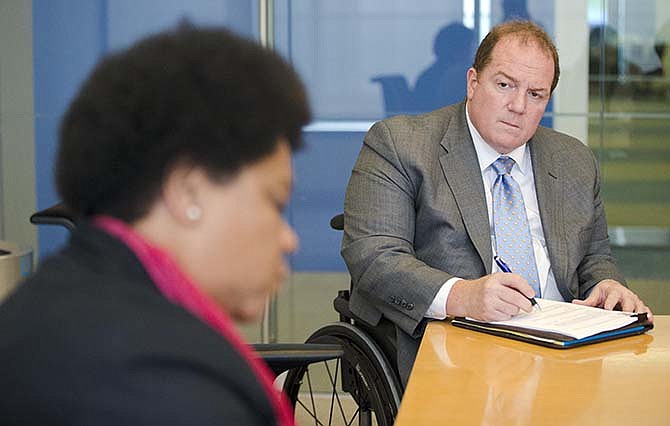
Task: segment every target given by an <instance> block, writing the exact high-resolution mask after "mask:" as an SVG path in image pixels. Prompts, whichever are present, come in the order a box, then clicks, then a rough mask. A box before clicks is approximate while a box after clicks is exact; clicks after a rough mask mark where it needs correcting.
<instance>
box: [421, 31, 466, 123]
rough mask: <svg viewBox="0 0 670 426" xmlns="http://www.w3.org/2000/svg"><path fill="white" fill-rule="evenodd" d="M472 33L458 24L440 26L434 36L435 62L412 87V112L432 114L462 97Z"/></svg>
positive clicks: (463, 95)
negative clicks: (413, 104)
mask: <svg viewBox="0 0 670 426" xmlns="http://www.w3.org/2000/svg"><path fill="white" fill-rule="evenodd" d="M474 44H475V33H474V31H472V30H471V29H469V28H468V27H466V26H465V25H463V24H461V23H460V22H453V23H451V24H449V25H447V26H445V27H443V28H442V29H441V30H440V31H439V32H438V33H437V36H436V37H435V41H434V43H433V52H434V53H435V57H436V59H435V62H434V63H433V64H432V65H430V66H429V67H428V68H427V69H426V70H425V71H423V72H422V73H421V75H419V78H418V79H417V81H416V85H415V87H414V102H415V108H416V112H426V111H432V110H434V109H437V108H441V107H443V106H445V105H451V104H453V103H456V102H460V101H461V100H463V98H464V97H465V81H466V80H465V75H466V73H467V71H468V68H470V66H471V65H472V60H473V56H474Z"/></svg>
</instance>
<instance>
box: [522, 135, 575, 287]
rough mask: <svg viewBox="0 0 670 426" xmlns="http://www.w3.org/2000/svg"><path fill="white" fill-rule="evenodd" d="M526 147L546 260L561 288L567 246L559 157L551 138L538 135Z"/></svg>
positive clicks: (563, 280)
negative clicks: (547, 139)
mask: <svg viewBox="0 0 670 426" xmlns="http://www.w3.org/2000/svg"><path fill="white" fill-rule="evenodd" d="M528 146H529V147H530V155H531V160H532V162H533V174H534V176H535V189H536V193H537V203H538V207H539V209H540V218H541V219H542V229H543V231H544V238H545V241H546V244H547V250H548V252H549V261H550V262H551V268H552V270H553V272H554V277H555V278H556V283H557V285H558V287H559V289H560V288H561V283H565V280H566V277H567V252H566V251H567V247H566V244H565V239H564V238H563V236H564V235H565V233H564V226H563V225H564V220H563V217H562V209H561V206H563V193H564V190H563V183H562V182H563V180H562V179H561V175H560V170H561V164H560V156H558V155H555V154H554V148H553V146H552V145H551V142H550V141H546V140H543V139H541V138H539V137H538V136H537V134H536V135H535V136H534V137H533V139H531V141H530V142H529V143H528Z"/></svg>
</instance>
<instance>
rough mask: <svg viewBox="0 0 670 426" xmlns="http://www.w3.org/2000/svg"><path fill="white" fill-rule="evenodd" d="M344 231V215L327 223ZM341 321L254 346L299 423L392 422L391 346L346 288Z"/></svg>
mask: <svg viewBox="0 0 670 426" xmlns="http://www.w3.org/2000/svg"><path fill="white" fill-rule="evenodd" d="M30 222H31V223H33V224H35V225H58V226H62V227H65V228H66V229H68V230H70V231H73V230H75V229H76V227H77V218H76V217H75V216H74V215H73V214H72V212H71V211H70V210H69V209H68V208H67V206H65V205H64V204H62V203H61V204H56V205H54V206H51V207H49V208H47V209H44V210H41V211H38V212H36V213H34V214H33V215H32V216H31V217H30ZM330 225H331V228H333V229H335V230H340V231H341V230H343V229H344V215H342V214H339V215H337V216H335V217H333V218H332V219H331V221H330ZM333 305H334V308H335V310H336V311H337V312H338V314H339V321H337V322H334V323H330V324H326V325H323V326H321V327H319V328H318V329H317V330H315V331H314V332H313V333H312V334H311V335H310V336H309V337H308V338H307V340H306V341H305V343H304V344H281V343H277V344H254V345H252V346H253V348H254V349H255V350H256V352H257V353H258V354H259V355H260V356H261V357H262V358H263V359H264V360H265V362H266V363H267V364H268V365H269V366H270V368H271V369H272V370H273V371H274V373H275V374H277V375H280V374H282V373H286V375H285V379H284V383H283V391H284V393H285V394H286V395H287V396H288V398H289V400H290V401H291V403H292V404H293V406H294V408H295V415H296V419H299V421H300V424H302V425H307V424H312V423H313V424H314V425H315V426H321V425H354V424H358V425H359V426H372V425H378V426H391V425H392V424H393V422H394V420H395V417H396V415H397V413H398V407H399V405H400V399H401V397H402V393H403V387H402V385H401V381H400V377H399V374H398V371H397V368H396V367H395V365H396V364H395V348H394V347H393V346H392V345H390V344H389V343H388V342H387V341H386V340H385V339H382V338H381V337H380V336H379V335H380V333H379V330H377V329H376V328H375V327H374V326H372V325H369V324H366V323H365V322H363V321H362V320H360V319H358V318H356V317H355V315H353V314H352V312H351V311H350V310H349V290H341V291H339V292H338V295H337V297H336V298H335V300H334V303H333Z"/></svg>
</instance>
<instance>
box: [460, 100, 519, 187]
mask: <svg viewBox="0 0 670 426" xmlns="http://www.w3.org/2000/svg"><path fill="white" fill-rule="evenodd" d="M465 119H466V120H467V122H468V129H469V130H470V134H471V135H472V142H473V143H474V145H475V151H476V152H477V160H479V170H480V171H481V172H482V173H483V172H484V170H486V168H487V167H489V166H490V165H491V164H492V163H493V162H494V161H496V160H497V159H498V157H500V156H501V155H502V154H500V153H499V152H498V151H496V150H495V149H493V148H491V145H489V144H488V143H486V141H485V140H484V138H483V137H482V135H480V134H479V132H478V131H477V129H476V128H475V126H474V124H472V121H470V114H469V113H468V108H467V104H466V107H465ZM527 145H528V144H527V143H525V144H523V145H521V146H520V147H518V148H516V149H515V150H514V151H512V152H510V153H508V154H505V155H507V156H508V157H511V158H512V159H513V160H514V161H515V162H516V164H517V166H518V168H519V171H521V173H522V174H524V175H525V174H526V173H528V172H529V171H530V168H531V161H530V152H529V151H528V149H527Z"/></svg>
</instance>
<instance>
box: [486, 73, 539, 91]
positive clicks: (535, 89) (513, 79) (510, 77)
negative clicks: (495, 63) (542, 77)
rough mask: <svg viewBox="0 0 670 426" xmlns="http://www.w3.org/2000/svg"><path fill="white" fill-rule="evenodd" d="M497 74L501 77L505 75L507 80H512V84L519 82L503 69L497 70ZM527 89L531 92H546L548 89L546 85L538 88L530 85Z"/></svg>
mask: <svg viewBox="0 0 670 426" xmlns="http://www.w3.org/2000/svg"><path fill="white" fill-rule="evenodd" d="M497 74H499V75H502V76H503V77H505V78H506V79H508V80H512V82H513V83H514V84H518V83H519V80H517V79H516V78H514V77H512V76H511V75H509V74H507V73H505V72H504V71H498V73H497ZM528 90H530V91H531V92H548V91H549V89H547V88H546V87H538V88H533V87H530V88H528Z"/></svg>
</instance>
